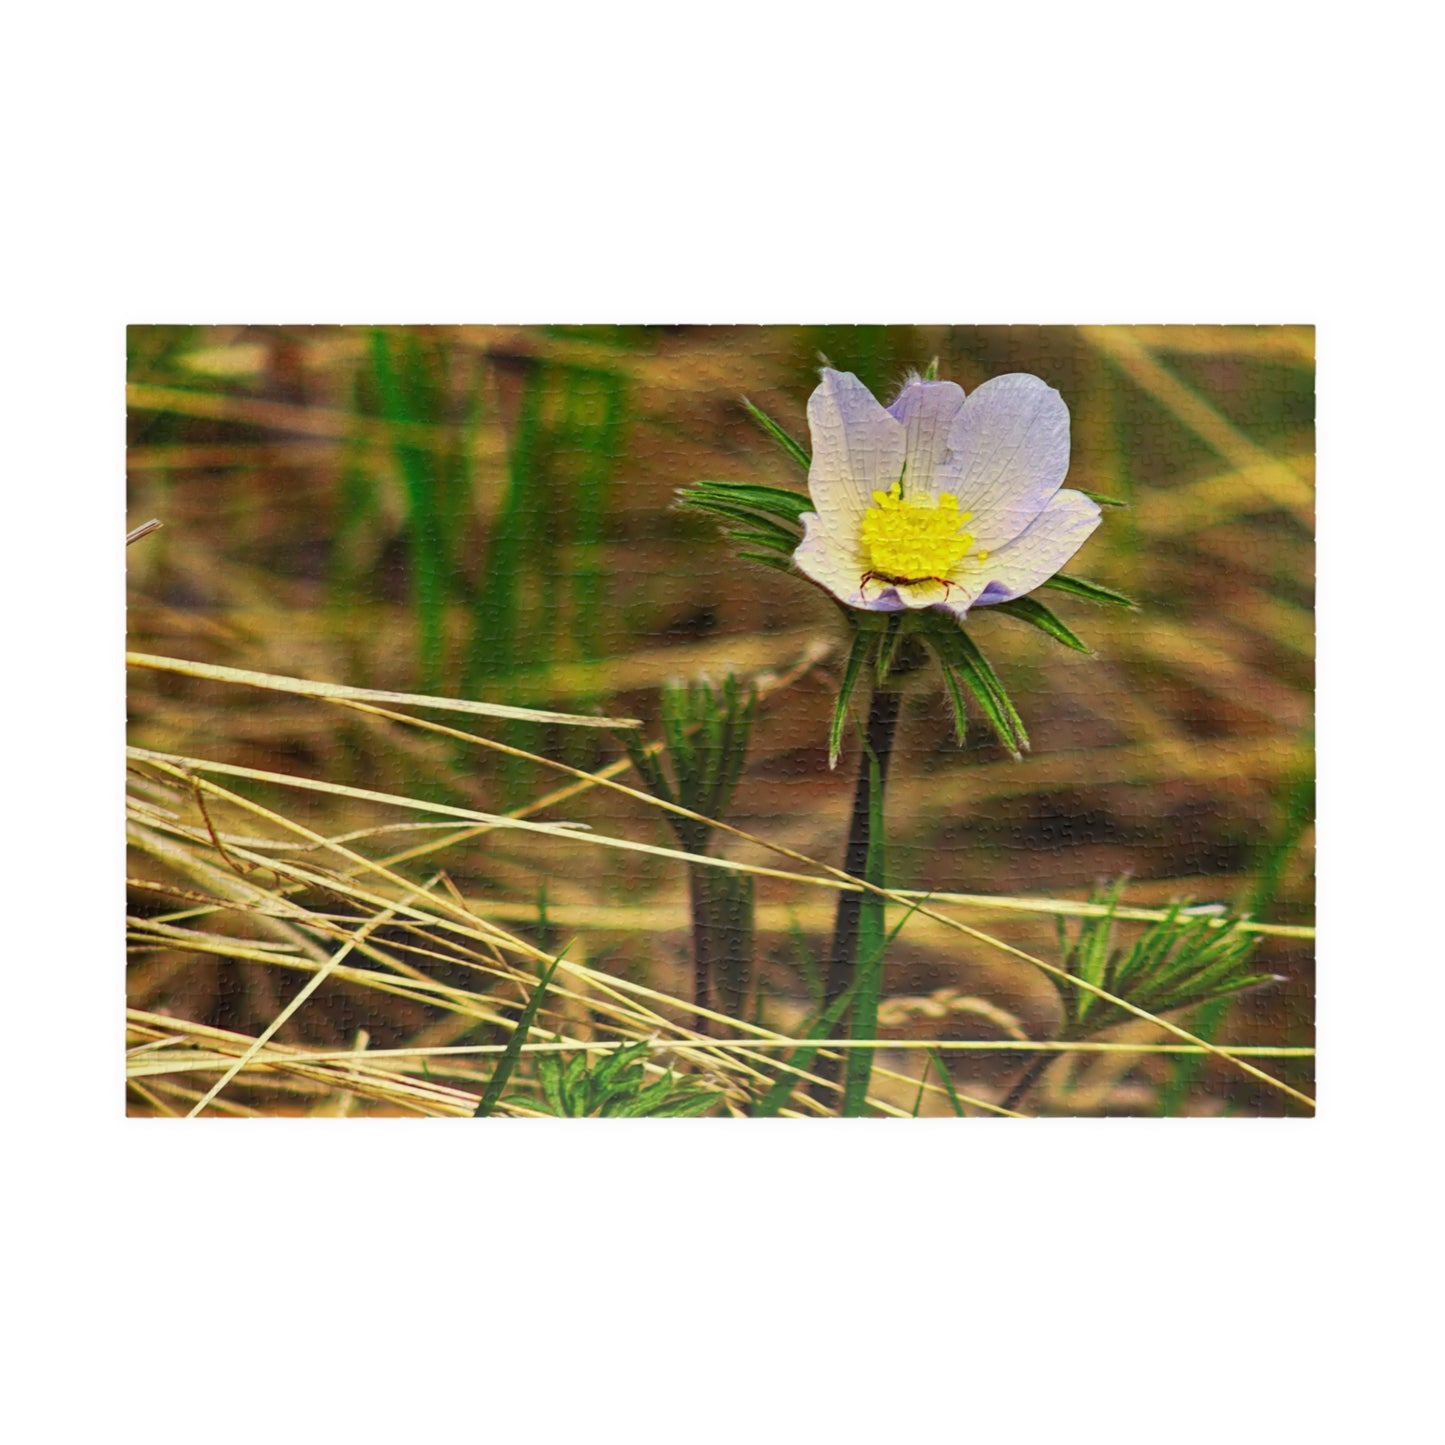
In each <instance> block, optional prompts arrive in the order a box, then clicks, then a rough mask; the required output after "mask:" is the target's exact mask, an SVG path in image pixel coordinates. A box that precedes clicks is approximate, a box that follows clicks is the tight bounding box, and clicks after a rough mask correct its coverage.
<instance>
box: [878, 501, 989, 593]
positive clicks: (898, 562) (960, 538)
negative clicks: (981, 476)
mask: <svg viewBox="0 0 1445 1445" xmlns="http://www.w3.org/2000/svg"><path fill="white" fill-rule="evenodd" d="M873 501H874V504H875V505H873V506H871V507H869V508H868V510H867V511H866V512H865V513H864V514H863V531H862V539H863V546H864V548H865V549H866V550H867V553H868V566H869V569H870V570H871V571H873V572H876V573H877V574H878V575H879V576H880V577H886V578H887V579H888V580H889V581H891V582H892V581H903V580H905V579H906V580H910V581H922V580H923V579H924V578H926V577H944V578H946V577H947V576H948V574H949V573H950V572H951V571H952V570H953V569H954V568H955V567H956V566H958V564H959V563H960V562H961V561H962V560H963V559H964V558H965V557H966V556H967V555H968V549H969V548H970V547H972V546H973V534H972V533H971V532H965V531H964V530H963V524H964V523H965V522H967V521H968V520H969V519H970V518H971V517H972V516H973V513H972V512H960V511H959V510H958V498H957V497H955V496H953V495H951V494H950V493H948V492H944V493H943V495H942V496H940V497H938V498H937V499H935V498H933V497H931V496H929V495H927V494H926V493H925V494H924V495H922V496H917V497H905V496H904V495H903V484H902V482H894V483H893V485H892V486H891V487H890V488H889V489H888V490H887V491H886V492H874V493H873Z"/></svg>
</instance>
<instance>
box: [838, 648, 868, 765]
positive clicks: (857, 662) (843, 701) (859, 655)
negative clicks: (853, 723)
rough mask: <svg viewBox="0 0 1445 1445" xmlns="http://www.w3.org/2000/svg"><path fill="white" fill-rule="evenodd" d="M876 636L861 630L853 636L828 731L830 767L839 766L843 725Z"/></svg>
mask: <svg viewBox="0 0 1445 1445" xmlns="http://www.w3.org/2000/svg"><path fill="white" fill-rule="evenodd" d="M873 638H874V634H873V633H871V632H864V631H862V630H861V629H860V630H859V631H857V632H855V633H854V634H853V646H852V647H851V648H850V649H849V650H848V661H847V662H846V663H845V664H844V667H843V680H842V682H840V683H839V684H838V699H837V701H836V702H835V703H834V704H833V724H832V726H831V727H830V728H829V729H828V766H829V767H830V768H836V767H837V766H838V754H839V753H840V752H842V750H843V724H844V722H846V721H847V718H848V703H849V702H850V701H851V700H852V697H853V689H854V688H855V687H856V686H857V684H858V674H859V673H860V672H861V671H862V670H863V663H864V661H865V660H866V659H867V657H868V652H869V649H870V648H871V647H872V646H873Z"/></svg>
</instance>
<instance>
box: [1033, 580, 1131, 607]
mask: <svg viewBox="0 0 1445 1445" xmlns="http://www.w3.org/2000/svg"><path fill="white" fill-rule="evenodd" d="M1040 585H1041V586H1044V587H1053V588H1055V589H1056V590H1057V591H1059V592H1068V593H1069V594H1071V595H1072V596H1074V597H1087V598H1088V599H1089V601H1090V602H1104V603H1107V604H1108V605H1109V606H1110V607H1127V608H1128V609H1129V610H1130V611H1131V612H1137V611H1139V604H1138V603H1137V602H1135V601H1134V599H1133V598H1132V597H1125V596H1124V594H1123V593H1122V592H1115V591H1114V589H1113V588H1112V587H1105V586H1103V584H1102V583H1099V582H1090V581H1089V580H1088V578H1086V577H1070V576H1069V575H1068V573H1067V572H1055V573H1054V575H1053V576H1052V577H1050V578H1049V580H1048V581H1047V582H1044V583H1041V584H1040Z"/></svg>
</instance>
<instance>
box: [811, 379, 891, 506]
mask: <svg viewBox="0 0 1445 1445" xmlns="http://www.w3.org/2000/svg"><path fill="white" fill-rule="evenodd" d="M808 430H809V431H810V432H811V433H812V437H813V465H812V467H811V468H810V469H809V471H808V493H809V495H810V496H811V497H812V499H813V505H814V506H815V507H816V508H817V509H818V515H819V516H820V517H822V518H823V520H824V521H825V522H827V524H828V526H829V527H830V528H832V529H833V530H835V531H838V532H840V533H843V532H845V531H846V532H851V533H853V534H856V533H857V531H858V528H859V527H860V526H861V525H862V520H863V513H864V512H865V511H867V509H868V508H869V507H871V506H872V505H873V493H874V492H875V491H887V490H888V488H889V487H891V486H892V485H893V483H894V482H896V481H897V480H898V478H899V476H900V474H901V473H902V471H903V454H904V453H903V447H904V435H905V434H904V428H903V424H902V423H901V422H899V421H896V420H895V419H894V418H893V417H891V416H889V414H888V413H887V412H886V411H885V410H884V409H883V407H882V406H880V405H879V403H878V401H877V400H876V399H875V397H874V396H873V393H872V392H871V391H869V390H868V388H867V387H866V386H864V385H863V383H862V382H861V381H859V380H858V378H857V377H856V376H854V375H853V374H852V373H851V372H847V371H833V370H831V369H825V370H824V372H823V380H822V382H821V383H820V384H819V386H818V388H817V390H816V391H814V393H813V394H812V396H810V397H809V398H808Z"/></svg>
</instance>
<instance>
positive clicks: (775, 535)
mask: <svg viewBox="0 0 1445 1445" xmlns="http://www.w3.org/2000/svg"><path fill="white" fill-rule="evenodd" d="M723 536H725V537H727V538H728V539H729V540H730V541H733V542H741V543H743V544H744V545H745V546H748V547H766V548H768V549H769V550H770V551H773V552H779V553H781V554H782V555H783V556H784V557H791V556H792V555H793V553H794V552H796V551H797V550H798V539H797V538H796V537H787V536H784V535H782V534H781V533H779V532H751V531H744V530H743V529H742V528H741V527H738V528H733V529H730V530H728V531H725V532H724V533H723Z"/></svg>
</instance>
